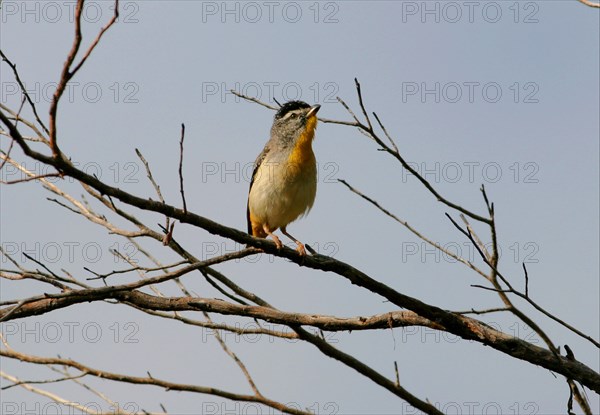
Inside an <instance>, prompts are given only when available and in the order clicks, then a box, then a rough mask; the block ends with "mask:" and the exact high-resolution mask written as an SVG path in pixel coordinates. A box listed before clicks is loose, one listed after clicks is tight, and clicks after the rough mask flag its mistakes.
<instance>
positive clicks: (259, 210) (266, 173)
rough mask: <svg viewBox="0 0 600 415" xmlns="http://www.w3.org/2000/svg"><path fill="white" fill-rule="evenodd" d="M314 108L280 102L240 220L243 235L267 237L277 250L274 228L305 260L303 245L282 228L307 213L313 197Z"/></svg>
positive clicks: (315, 173) (315, 177)
mask: <svg viewBox="0 0 600 415" xmlns="http://www.w3.org/2000/svg"><path fill="white" fill-rule="evenodd" d="M320 108H321V106H320V105H313V106H310V105H309V104H307V103H306V102H303V101H289V102H286V103H285V104H283V105H282V106H281V107H280V108H279V110H278V111H277V113H276V114H275V117H274V119H273V126H272V127H271V135H270V139H269V140H268V141H267V143H266V145H265V147H264V148H263V150H262V152H261V153H260V154H259V155H258V157H257V158H256V161H255V162H254V169H253V172H252V179H251V181H250V189H249V191H248V205H247V208H246V219H247V222H248V233H249V234H250V235H252V236H256V237H261V238H266V237H268V236H270V237H271V238H272V239H273V241H274V242H275V245H276V246H277V249H281V248H282V247H283V244H282V243H281V240H280V239H279V238H278V237H277V235H275V234H274V232H275V231H276V230H277V229H281V232H282V233H283V234H284V235H285V236H287V237H288V238H290V239H291V240H292V241H294V242H295V243H296V246H297V249H296V250H297V251H298V253H299V254H300V255H302V256H306V249H305V247H304V244H303V243H302V242H300V241H299V240H298V239H296V238H295V237H293V236H292V235H290V234H289V233H288V231H287V226H288V225H289V224H290V223H291V222H293V221H295V220H296V219H298V218H299V217H302V216H305V215H306V214H308V212H309V211H310V209H311V208H312V206H313V204H314V201H315V196H316V194H317V160H316V158H315V154H314V152H313V149H312V142H313V139H314V137H315V130H316V128H317V112H318V111H319V109H320Z"/></svg>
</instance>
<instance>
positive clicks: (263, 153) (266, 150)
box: [246, 143, 271, 235]
mask: <svg viewBox="0 0 600 415" xmlns="http://www.w3.org/2000/svg"><path fill="white" fill-rule="evenodd" d="M270 149H271V148H270V146H269V143H267V145H265V148H263V151H261V152H260V154H259V155H258V157H257V158H256V161H255V162H254V170H253V171H252V179H251V180H250V188H249V189H248V203H247V204H246V221H247V223H248V233H249V234H250V235H252V222H250V190H252V185H253V184H254V178H255V177H256V172H258V169H259V167H260V165H261V164H262V162H263V161H264V159H265V157H266V156H267V154H268V153H269V150H270Z"/></svg>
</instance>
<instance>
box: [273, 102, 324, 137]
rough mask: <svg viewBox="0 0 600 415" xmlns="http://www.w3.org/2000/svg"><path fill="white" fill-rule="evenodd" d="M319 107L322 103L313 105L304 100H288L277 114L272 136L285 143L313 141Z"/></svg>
mask: <svg viewBox="0 0 600 415" xmlns="http://www.w3.org/2000/svg"><path fill="white" fill-rule="evenodd" d="M319 108H321V106H320V105H314V106H312V107H311V106H310V105H308V104H307V103H306V102H303V101H290V102H286V103H285V104H283V105H282V106H281V108H279V110H278V111H277V114H275V119H274V120H273V127H272V128H271V137H272V138H276V139H277V140H279V141H280V142H282V143H284V144H296V143H298V141H308V142H310V141H312V139H313V137H314V134H315V129H316V128H317V112H318V111H319Z"/></svg>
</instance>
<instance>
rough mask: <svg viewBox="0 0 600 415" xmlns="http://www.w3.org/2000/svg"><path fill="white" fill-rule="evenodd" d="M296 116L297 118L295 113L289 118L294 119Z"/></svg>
mask: <svg viewBox="0 0 600 415" xmlns="http://www.w3.org/2000/svg"><path fill="white" fill-rule="evenodd" d="M297 116H298V114H295V113H291V114H290V118H296V117H297Z"/></svg>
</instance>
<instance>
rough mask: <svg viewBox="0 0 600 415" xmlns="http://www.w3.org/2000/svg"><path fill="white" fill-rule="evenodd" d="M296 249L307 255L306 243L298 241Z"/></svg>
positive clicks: (302, 254)
mask: <svg viewBox="0 0 600 415" xmlns="http://www.w3.org/2000/svg"><path fill="white" fill-rule="evenodd" d="M296 245H297V247H296V251H298V253H299V254H300V256H306V249H305V248H304V244H303V243H302V242H296Z"/></svg>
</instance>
